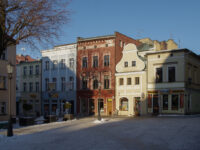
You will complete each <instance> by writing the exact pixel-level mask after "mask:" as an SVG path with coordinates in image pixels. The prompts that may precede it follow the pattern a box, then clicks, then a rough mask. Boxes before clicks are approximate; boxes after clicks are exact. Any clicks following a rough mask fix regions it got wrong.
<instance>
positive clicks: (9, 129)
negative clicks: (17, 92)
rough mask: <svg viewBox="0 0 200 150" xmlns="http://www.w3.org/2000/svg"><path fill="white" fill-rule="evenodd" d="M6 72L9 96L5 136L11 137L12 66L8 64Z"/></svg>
mask: <svg viewBox="0 0 200 150" xmlns="http://www.w3.org/2000/svg"><path fill="white" fill-rule="evenodd" d="M7 71H8V78H9V88H8V91H9V94H8V106H9V109H8V110H9V112H8V115H9V120H8V131H7V136H13V128H12V114H11V79H12V74H13V66H12V65H11V64H10V63H9V64H8V65H7Z"/></svg>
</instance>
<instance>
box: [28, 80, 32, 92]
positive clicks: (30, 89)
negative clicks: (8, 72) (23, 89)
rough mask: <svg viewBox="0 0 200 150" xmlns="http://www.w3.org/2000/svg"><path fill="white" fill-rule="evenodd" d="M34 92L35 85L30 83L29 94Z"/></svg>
mask: <svg viewBox="0 0 200 150" xmlns="http://www.w3.org/2000/svg"><path fill="white" fill-rule="evenodd" d="M32 91H33V83H32V82H30V83H29V92H32Z"/></svg>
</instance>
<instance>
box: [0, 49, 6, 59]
mask: <svg viewBox="0 0 200 150" xmlns="http://www.w3.org/2000/svg"><path fill="white" fill-rule="evenodd" d="M6 54H7V50H5V51H3V52H2V54H1V56H0V59H1V60H6V59H7V55H6Z"/></svg>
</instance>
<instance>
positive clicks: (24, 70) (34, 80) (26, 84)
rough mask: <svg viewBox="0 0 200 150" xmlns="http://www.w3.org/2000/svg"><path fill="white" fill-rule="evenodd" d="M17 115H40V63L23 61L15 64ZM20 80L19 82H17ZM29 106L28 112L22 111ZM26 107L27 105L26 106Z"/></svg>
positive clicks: (38, 61)
mask: <svg viewBox="0 0 200 150" xmlns="http://www.w3.org/2000/svg"><path fill="white" fill-rule="evenodd" d="M17 68H18V73H19V75H18V80H17V81H18V89H17V91H18V97H17V99H18V102H19V106H18V107H19V108H18V109H19V112H18V113H19V115H29V116H30V115H32V116H36V115H37V116H39V115H41V77H42V73H41V61H40V60H32V59H31V60H30V61H29V60H25V61H21V62H20V63H19V64H17ZM19 79H20V80H19ZM26 104H28V105H29V106H30V105H31V108H30V110H26V109H24V107H25V105H26ZM26 106H27V105H26Z"/></svg>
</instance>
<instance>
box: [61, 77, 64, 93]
mask: <svg viewBox="0 0 200 150" xmlns="http://www.w3.org/2000/svg"><path fill="white" fill-rule="evenodd" d="M61 91H65V77H61Z"/></svg>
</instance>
